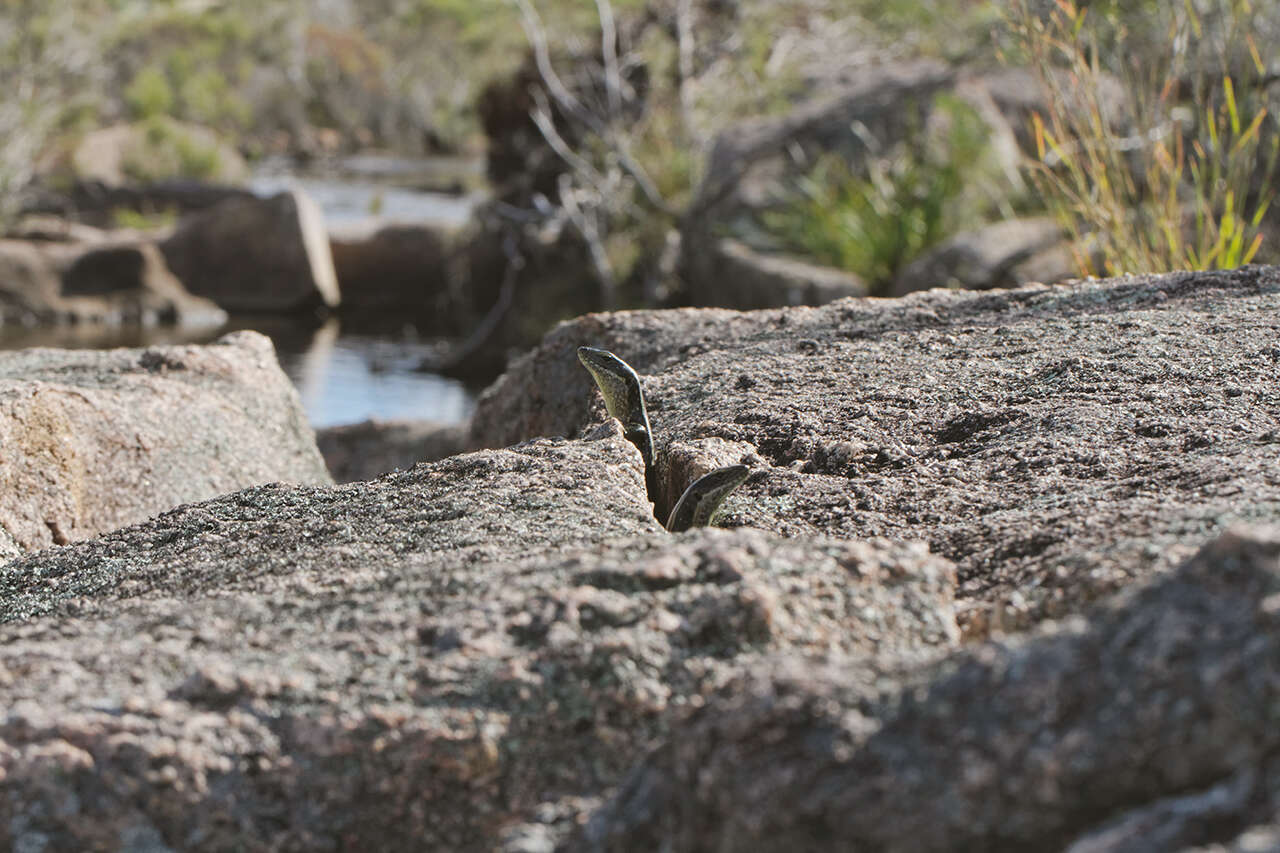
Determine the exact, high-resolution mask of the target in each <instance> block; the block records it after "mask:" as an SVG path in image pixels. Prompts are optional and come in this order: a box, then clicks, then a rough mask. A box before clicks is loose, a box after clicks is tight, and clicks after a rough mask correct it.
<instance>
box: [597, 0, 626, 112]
mask: <svg viewBox="0 0 1280 853" xmlns="http://www.w3.org/2000/svg"><path fill="white" fill-rule="evenodd" d="M596 13H597V15H599V17H600V56H601V58H602V59H603V60H604V88H605V92H606V93H607V95H608V100H609V123H610V124H613V123H614V122H617V121H618V120H619V119H621V118H622V77H621V75H619V74H618V28H617V26H616V25H615V23H614V20H613V7H612V6H611V5H609V0H596Z"/></svg>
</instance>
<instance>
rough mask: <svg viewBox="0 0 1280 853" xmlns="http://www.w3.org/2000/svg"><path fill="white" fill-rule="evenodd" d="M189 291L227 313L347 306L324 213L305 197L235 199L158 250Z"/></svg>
mask: <svg viewBox="0 0 1280 853" xmlns="http://www.w3.org/2000/svg"><path fill="white" fill-rule="evenodd" d="M160 249H161V251H163V252H164V256H165V260H166V261H167V262H168V264H169V267H170V268H171V269H172V270H173V272H174V274H176V275H177V276H178V278H179V279H180V280H181V281H182V283H183V284H184V285H185V286H186V288H187V289H188V290H190V291H191V292H192V293H195V294H197V295H199V296H205V297H208V298H209V299H211V300H213V301H214V302H216V303H217V304H218V305H219V306H220V307H222V308H224V309H226V310H228V311H240V312H247V313H252V312H263V313H275V312H291V311H303V310H306V309H310V308H316V307H321V306H328V307H334V306H337V305H338V303H339V302H340V301H341V297H340V295H339V292H338V283H337V277H336V274H335V273H334V269H333V257H332V255H331V254H330V251H329V241H328V236H327V234H326V233H325V230H324V221H323V218H322V214H321V213H320V209H319V207H318V206H317V205H316V203H315V202H314V201H312V200H311V198H310V197H309V196H308V195H306V193H304V192H303V191H302V190H300V189H295V190H290V191H288V192H283V193H280V194H278V195H275V196H272V197H271V198H266V199H259V198H229V199H226V200H225V201H222V202H219V203H218V204H216V205H214V206H213V207H210V208H207V209H205V210H202V211H200V212H198V213H193V214H191V215H190V216H187V217H185V218H184V219H183V220H182V221H181V222H179V224H178V227H177V228H176V229H175V231H174V233H173V234H172V235H170V236H169V237H168V238H166V239H165V240H164V241H163V242H162V243H161V244H160Z"/></svg>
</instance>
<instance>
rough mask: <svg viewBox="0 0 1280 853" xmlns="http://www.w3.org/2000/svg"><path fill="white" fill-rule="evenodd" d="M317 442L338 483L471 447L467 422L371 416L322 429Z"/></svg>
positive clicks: (317, 435)
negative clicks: (355, 421)
mask: <svg viewBox="0 0 1280 853" xmlns="http://www.w3.org/2000/svg"><path fill="white" fill-rule="evenodd" d="M316 446H317V447H319V448H320V453H321V454H322V455H323V456H324V461H325V464H326V465H327V466H328V467H329V473H330V474H332V475H333V479H334V480H336V481H337V482H339V483H352V482H355V481H357V480H371V479H373V478H374V477H377V476H378V475H379V474H387V473H390V472H391V471H396V470H398V469H401V468H412V467H413V466H414V465H415V464H416V463H418V462H435V461H436V460H438V459H444V458H445V457H446V456H453V455H454V454H457V453H462V452H463V451H465V450H470V449H472V448H471V447H470V433H469V432H468V427H467V425H466V424H441V423H436V422H435V421H414V420H400V421H378V420H370V421H363V422H361V423H358V424H347V425H345V426H336V427H327V428H325V429H319V430H316Z"/></svg>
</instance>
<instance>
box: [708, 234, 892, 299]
mask: <svg viewBox="0 0 1280 853" xmlns="http://www.w3.org/2000/svg"><path fill="white" fill-rule="evenodd" d="M690 263H691V264H692V267H691V268H690V275H689V281H688V288H689V294H688V295H689V301H690V302H692V303H693V304H694V305H715V306H717V307H720V308H735V309H738V310H750V309H753V308H781V307H783V306H788V305H825V304H827V303H828V302H832V301H834V300H836V299H841V298H843V297H846V296H866V295H867V284H866V282H864V281H863V280H861V279H860V278H858V277H857V276H855V275H853V274H852V273H848V272H844V271H843V270H838V269H833V268H831V267H823V266H817V265H815V264H811V263H808V262H806V261H802V260H800V259H798V258H788V257H782V256H776V255H766V254H762V253H760V252H756V251H753V250H752V249H751V247H749V246H747V245H746V244H744V243H742V242H740V241H738V240H729V239H725V240H720V241H719V242H717V243H715V244H714V245H713V246H712V247H711V248H710V250H709V251H706V252H703V253H700V255H699V257H698V258H697V259H696V260H691V262H690Z"/></svg>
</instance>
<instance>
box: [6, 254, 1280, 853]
mask: <svg viewBox="0 0 1280 853" xmlns="http://www.w3.org/2000/svg"><path fill="white" fill-rule="evenodd" d="M1277 303H1280V270H1277V269H1274V268H1248V269H1244V270H1240V271H1236V272H1231V273H1214V274H1182V275H1170V276H1160V277H1149V278H1133V279H1123V280H1116V281H1108V282H1085V283H1078V284H1075V285H1072V286H1067V287H1058V288H1046V287H1033V288H1025V289H1021V290H1014V291H1008V292H1001V293H994V294H973V293H956V292H948V291H932V292H927V293H922V294H915V295H912V296H910V297H907V298H905V299H901V300H893V301H868V300H844V301H840V302H836V303H833V304H831V305H829V306H826V307H823V308H792V309H779V310H772V311H761V312H751V313H736V312H730V311H716V310H683V311H669V312H637V313H619V314H609V315H591V316H587V317H583V318H579V319H578V320H575V321H571V322H570V323H567V324H564V325H562V326H561V327H559V328H558V329H557V330H556V331H554V332H553V333H552V334H550V335H549V336H548V337H547V339H546V340H545V341H544V343H543V345H542V346H541V347H540V348H538V349H537V350H535V351H534V352H532V353H530V354H529V356H528V357H526V358H525V359H523V360H522V361H520V362H519V363H517V364H516V365H515V366H514V367H513V368H512V369H511V370H510V371H508V373H507V374H506V375H505V376H504V377H503V378H502V379H501V380H500V381H499V382H497V383H495V385H494V386H493V387H491V388H490V390H489V391H488V392H487V393H486V396H485V398H484V399H483V400H482V401H481V403H480V406H479V408H478V410H477V412H476V416H475V419H474V421H473V423H472V428H471V436H470V442H471V443H472V444H473V445H490V446H492V447H494V448H499V447H501V448H503V449H490V450H481V451H477V452H473V453H468V454H463V455H458V456H452V457H450V458H447V459H443V460H441V461H438V462H434V463H430V464H422V465H418V466H416V467H414V468H412V469H411V470H408V471H404V472H400V473H395V474H390V475H386V476H383V477H380V478H377V479H374V480H370V481H367V482H357V483H352V484H350V485H345V486H338V487H325V486H314V485H312V486H283V485H268V486H259V487H255V488H252V489H249V490H246V491H240V492H235V493H232V494H228V495H224V496H222V497H218V498H215V499H213V500H210V501H206V502H204V503H195V504H187V505H184V506H181V507H179V508H177V509H174V510H172V511H170V512H167V513H164V514H162V515H160V516H158V517H156V518H153V519H152V520H150V521H147V522H144V523H142V524H139V525H137V526H134V527H129V528H125V529H122V530H119V531H116V532H112V533H107V534H105V535H102V536H99V537H98V538H96V539H92V540H89V541H86V542H79V543H74V544H69V545H66V546H63V547H59V548H53V549H50V550H46V551H42V552H38V553H35V554H30V555H27V556H25V557H22V558H20V559H18V560H15V561H13V562H10V563H9V564H7V565H6V566H4V567H3V568H0V620H3V623H4V624H3V625H0V697H2V698H3V701H4V704H5V706H6V707H7V708H9V711H8V713H7V714H6V715H5V716H4V717H3V718H0V789H3V793H4V796H3V797H0V845H8V846H11V847H13V848H15V849H47V850H64V849H65V850H71V849H104V848H105V849H114V848H138V849H141V848H147V849H162V848H168V849H210V850H211V849H224V848H227V847H236V848H238V849H262V850H266V849H275V850H279V849H285V850H293V849H341V848H369V847H377V848H378V849H388V850H410V849H455V850H458V849H460V850H491V849H495V848H497V849H503V850H507V851H511V853H515V851H525V852H526V853H532V851H544V850H552V849H556V848H557V847H563V848H564V849H579V850H606V849H608V850H650V849H672V850H699V849H747V848H750V849H777V850H782V849H822V848H830V847H832V846H838V847H849V848H858V849H861V848H868V849H886V850H915V849H930V850H941V849H1028V848H1035V849H1053V848H1064V847H1066V848H1069V849H1072V850H1076V851H1084V850H1090V851H1096V850H1108V851H1110V850H1116V851H1119V850H1134V849H1139V850H1168V849H1192V848H1196V847H1199V846H1203V847H1207V848H1210V849H1238V850H1255V849H1272V848H1274V846H1275V844H1276V839H1277V838H1280V795H1278V794H1277V791H1280V776H1278V775H1277V765H1276V755H1277V754H1280V753H1278V752H1277V751H1278V750H1280V740H1277V732H1280V718H1278V717H1277V709H1280V672H1278V671H1277V662H1278V661H1280V648H1277V644H1280V620H1278V614H1280V605H1278V604H1277V602H1278V601H1280V533H1277V532H1275V530H1269V529H1266V528H1263V527H1258V526H1253V527H1242V526H1237V527H1235V529H1230V530H1229V528H1231V527H1232V525H1238V524H1239V523H1241V522H1252V523H1273V522H1274V521H1275V519H1276V510H1277V500H1278V499H1280V495H1278V494H1277V482H1278V480H1280V464H1278V463H1277V462H1276V460H1275V458H1274V456H1275V454H1274V453H1273V452H1271V451H1272V450H1273V449H1274V445H1275V443H1276V441H1277V435H1280V424H1277V412H1280V408H1277V405H1276V400H1277V394H1278V393H1280V391H1278V390H1277V387H1276V385H1275V382H1274V378H1273V377H1274V375H1275V370H1274V364H1275V361H1276V359H1277V358H1280V355H1278V354H1277V353H1278V352H1280V351H1278V350H1277V347H1276V343H1275V339H1276V334H1275V331H1276V321H1275V319H1274V318H1275V317H1276V313H1277V312H1276V308H1277ZM580 343H591V344H594V345H598V346H605V347H608V348H610V349H613V350H614V351H615V352H617V353H618V354H620V355H622V356H623V357H624V358H626V359H628V360H629V361H630V362H631V363H632V364H633V365H634V366H635V367H636V368H637V370H638V372H639V373H640V374H641V378H642V382H643V384H644V386H645V390H646V393H647V395H648V398H649V400H650V419H651V422H652V426H653V429H654V435H655V437H656V439H657V446H658V450H659V471H658V477H657V483H658V487H657V490H656V492H655V493H654V494H653V495H652V496H650V495H649V494H647V493H646V484H645V477H644V472H643V470H642V467H641V462H640V459H639V455H638V453H637V452H636V451H635V450H634V448H633V447H632V446H631V445H630V444H628V443H627V442H626V441H625V440H623V439H622V437H621V433H620V430H619V428H618V427H617V426H616V424H614V423H613V422H611V421H606V419H605V418H604V417H603V413H602V408H601V406H600V403H599V400H598V397H597V395H596V393H595V392H594V391H593V390H592V385H591V383H590V380H589V378H588V376H587V375H586V373H585V371H583V369H582V368H581V366H580V365H579V364H578V363H577V360H576V359H575V358H574V355H573V349H574V347H575V346H577V345H578V344H580ZM537 436H544V437H537ZM545 436H551V437H545ZM526 439H528V441H526V442H525V443H520V444H515V442H519V441H522V440H526ZM512 444H514V446H507V445H512ZM739 460H746V462H747V463H748V464H749V465H750V466H751V467H752V468H753V469H754V474H753V476H752V478H751V479H750V480H749V481H748V483H747V484H746V485H744V486H743V487H742V489H741V490H740V491H739V492H737V493H736V494H735V495H734V496H732V497H731V498H730V500H729V502H728V505H727V513H726V519H725V524H726V525H727V526H728V527H730V528H733V529H730V530H696V531H690V532H688V533H684V534H680V535H671V534H668V533H666V532H665V531H663V530H662V529H661V527H660V526H659V525H658V523H657V522H656V520H655V507H654V505H653V503H656V504H657V507H656V512H657V515H658V516H661V515H663V510H664V509H665V508H666V507H667V506H668V505H669V504H670V503H671V501H672V499H673V496H674V495H675V494H677V493H678V491H679V489H680V488H681V487H682V486H683V485H684V483H686V482H687V481H688V480H689V479H691V478H692V477H694V476H696V475H697V474H698V473H700V472H701V471H703V470H706V469H708V468H711V467H714V466H716V465H720V464H727V463H729V462H737V461H739ZM651 498H652V499H653V503H651ZM1015 631H1016V632H1020V633H1010V632H1015ZM966 638H967V641H966ZM1214 845H1220V846H1219V847H1214ZM1267 845H1270V846H1267Z"/></svg>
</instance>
